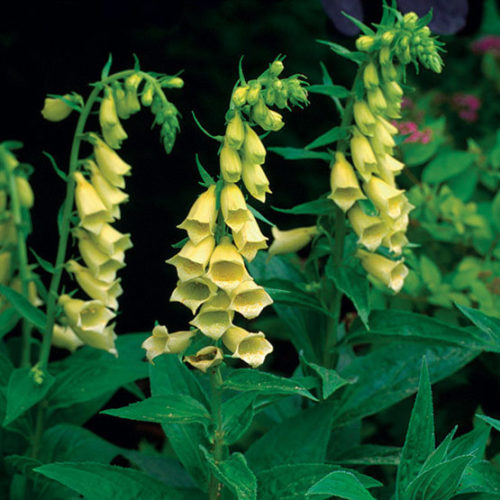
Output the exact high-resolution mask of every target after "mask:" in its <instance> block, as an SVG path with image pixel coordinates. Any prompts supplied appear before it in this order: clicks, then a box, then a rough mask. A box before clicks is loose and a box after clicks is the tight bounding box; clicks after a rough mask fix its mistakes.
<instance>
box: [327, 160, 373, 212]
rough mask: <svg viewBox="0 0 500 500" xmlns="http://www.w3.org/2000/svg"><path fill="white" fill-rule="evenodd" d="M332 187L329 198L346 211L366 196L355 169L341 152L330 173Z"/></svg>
mask: <svg viewBox="0 0 500 500" xmlns="http://www.w3.org/2000/svg"><path fill="white" fill-rule="evenodd" d="M330 187H331V190H332V192H331V194H330V195H329V196H328V198H330V199H332V200H333V201H334V202H335V203H336V204H337V205H338V206H339V207H340V208H341V209H342V210H343V211H344V212H347V210H349V209H350V208H351V207H352V206H353V205H354V203H356V201H357V200H362V199H365V198H366V196H365V195H364V194H363V192H362V191H361V188H360V187H359V183H358V179H357V177H356V174H355V173H354V169H353V168H352V166H351V164H350V163H349V162H348V161H347V160H346V159H345V156H344V155H343V154H342V153H340V152H337V153H336V154H335V163H334V164H333V166H332V170H331V173H330Z"/></svg>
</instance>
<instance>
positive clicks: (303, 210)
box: [272, 198, 335, 215]
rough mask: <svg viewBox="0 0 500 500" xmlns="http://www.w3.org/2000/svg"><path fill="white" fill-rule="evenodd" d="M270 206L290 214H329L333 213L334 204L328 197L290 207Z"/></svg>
mask: <svg viewBox="0 0 500 500" xmlns="http://www.w3.org/2000/svg"><path fill="white" fill-rule="evenodd" d="M272 208H273V210H276V211H277V212H282V213H284V214H292V215H329V214H331V213H333V210H334V208H335V205H334V204H333V202H332V200H330V199H329V198H319V199H317V200H313V201H308V202H306V203H301V204H300V205H295V206H294V207H292V208H277V207H272Z"/></svg>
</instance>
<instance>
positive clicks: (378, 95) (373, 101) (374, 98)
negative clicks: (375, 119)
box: [366, 87, 387, 115]
mask: <svg viewBox="0 0 500 500" xmlns="http://www.w3.org/2000/svg"><path fill="white" fill-rule="evenodd" d="M366 99H367V100H368V106H369V108H370V110H371V111H372V113H373V114H375V115H378V114H381V113H383V112H384V111H385V110H386V108H387V102H386V100H385V97H384V93H383V92H382V90H381V89H380V87H376V88H373V89H368V90H367V91H366Z"/></svg>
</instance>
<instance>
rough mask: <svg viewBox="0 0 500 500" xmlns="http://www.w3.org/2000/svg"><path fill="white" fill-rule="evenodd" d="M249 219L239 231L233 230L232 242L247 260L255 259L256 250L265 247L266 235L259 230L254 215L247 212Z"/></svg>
mask: <svg viewBox="0 0 500 500" xmlns="http://www.w3.org/2000/svg"><path fill="white" fill-rule="evenodd" d="M249 216H250V217H249V219H248V220H247V221H246V222H245V223H244V224H243V226H242V227H241V229H240V230H239V231H236V232H233V238H234V243H235V244H236V248H237V249H238V252H239V253H240V254H241V255H243V257H245V259H247V260H248V261H249V262H250V261H252V260H253V259H255V256H256V255H257V252H258V251H259V250H262V249H264V248H267V243H266V241H267V239H268V238H267V237H266V236H264V235H263V234H262V232H261V230H260V227H259V224H258V223H257V221H256V220H255V217H254V216H253V214H252V213H251V212H249Z"/></svg>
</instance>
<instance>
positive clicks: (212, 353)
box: [184, 345, 224, 373]
mask: <svg viewBox="0 0 500 500" xmlns="http://www.w3.org/2000/svg"><path fill="white" fill-rule="evenodd" d="M223 359H224V354H223V353H222V349H219V348H218V347H215V346H211V345H209V346H207V347H204V348H203V349H200V350H199V351H198V352H197V353H196V354H194V355H193V356H184V361H185V362H186V363H189V364H190V365H191V366H193V367H194V368H197V369H198V370H201V371H202V372H203V373H206V372H207V370H208V369H209V368H214V367H216V366H217V365H220V364H221V363H222V360H223Z"/></svg>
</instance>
